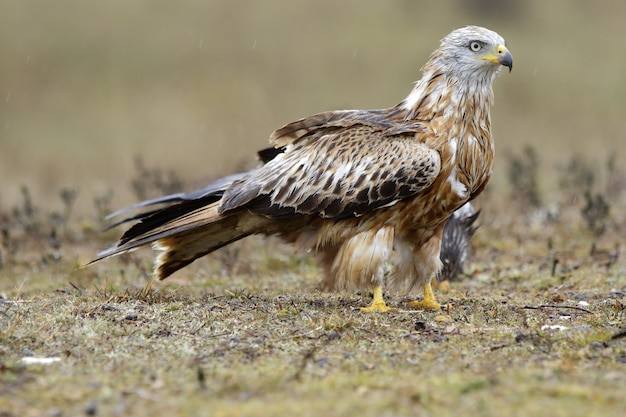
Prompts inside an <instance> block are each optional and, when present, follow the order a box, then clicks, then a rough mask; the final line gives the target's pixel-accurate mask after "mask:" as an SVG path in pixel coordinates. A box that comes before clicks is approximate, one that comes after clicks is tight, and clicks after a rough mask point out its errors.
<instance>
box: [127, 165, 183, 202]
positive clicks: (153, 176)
mask: <svg viewBox="0 0 626 417" xmlns="http://www.w3.org/2000/svg"><path fill="white" fill-rule="evenodd" d="M135 168H136V169H137V175H136V177H135V178H134V179H133V180H132V187H133V191H134V192H135V195H136V196H137V198H138V199H139V200H146V199H148V198H151V197H157V196H162V195H166V194H173V193H176V192H179V191H181V190H182V189H183V188H184V183H183V181H182V180H181V179H180V178H179V177H178V176H177V175H176V174H175V173H174V172H173V171H167V172H165V171H163V170H162V169H161V168H154V169H149V168H148V167H146V165H145V164H144V162H143V159H142V158H141V157H139V156H138V157H136V158H135Z"/></svg>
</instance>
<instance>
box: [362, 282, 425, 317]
mask: <svg viewBox="0 0 626 417" xmlns="http://www.w3.org/2000/svg"><path fill="white" fill-rule="evenodd" d="M373 290H374V296H373V299H372V304H370V305H369V306H367V307H361V312H362V313H373V312H380V313H384V312H386V311H389V310H391V307H389V306H387V304H386V303H385V300H384V299H383V287H382V286H381V285H376V286H374V288H373ZM431 293H432V291H431Z"/></svg>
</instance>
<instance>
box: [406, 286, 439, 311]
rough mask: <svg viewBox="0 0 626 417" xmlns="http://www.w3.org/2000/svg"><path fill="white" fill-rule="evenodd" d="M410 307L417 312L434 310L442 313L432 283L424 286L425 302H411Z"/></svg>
mask: <svg viewBox="0 0 626 417" xmlns="http://www.w3.org/2000/svg"><path fill="white" fill-rule="evenodd" d="M409 307H411V308H414V309H416V310H434V311H441V305H439V303H438V302H437V300H436V299H435V294H433V288H432V287H431V286H430V282H429V283H427V284H426V285H424V300H423V301H411V302H410V303H409Z"/></svg>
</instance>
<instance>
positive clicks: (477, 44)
mask: <svg viewBox="0 0 626 417" xmlns="http://www.w3.org/2000/svg"><path fill="white" fill-rule="evenodd" d="M469 47H470V49H471V50H472V51H474V52H478V51H480V50H481V49H482V47H483V46H482V45H481V44H480V42H477V41H474V42H471V43H470V45H469Z"/></svg>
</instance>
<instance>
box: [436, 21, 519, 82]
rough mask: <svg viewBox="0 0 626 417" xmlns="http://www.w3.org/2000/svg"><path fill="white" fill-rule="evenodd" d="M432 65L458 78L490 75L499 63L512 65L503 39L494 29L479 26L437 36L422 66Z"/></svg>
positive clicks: (495, 71)
mask: <svg viewBox="0 0 626 417" xmlns="http://www.w3.org/2000/svg"><path fill="white" fill-rule="evenodd" d="M431 64H432V65H433V66H436V67H437V68H438V70H439V72H444V73H447V74H449V75H455V76H456V77H459V78H464V79H466V78H471V77H475V76H479V77H481V78H483V77H485V78H487V80H488V81H493V77H494V76H495V74H496V73H497V72H498V70H499V69H500V68H501V67H502V66H506V67H509V71H510V70H511V69H512V68H513V57H512V56H511V53H510V52H509V51H508V49H507V48H506V42H505V40H504V39H503V38H502V37H501V36H500V35H498V34H497V33H496V32H494V31H491V30H489V29H485V28H483V27H479V26H466V27H464V28H461V29H457V30H455V31H453V32H451V33H450V34H449V35H448V36H446V37H445V38H443V39H442V40H441V45H440V47H439V48H438V49H437V50H436V51H435V52H434V53H433V54H432V56H431V58H430V59H429V61H428V63H427V64H426V65H425V67H424V69H425V70H426V69H427V68H428V67H430V66H431Z"/></svg>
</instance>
